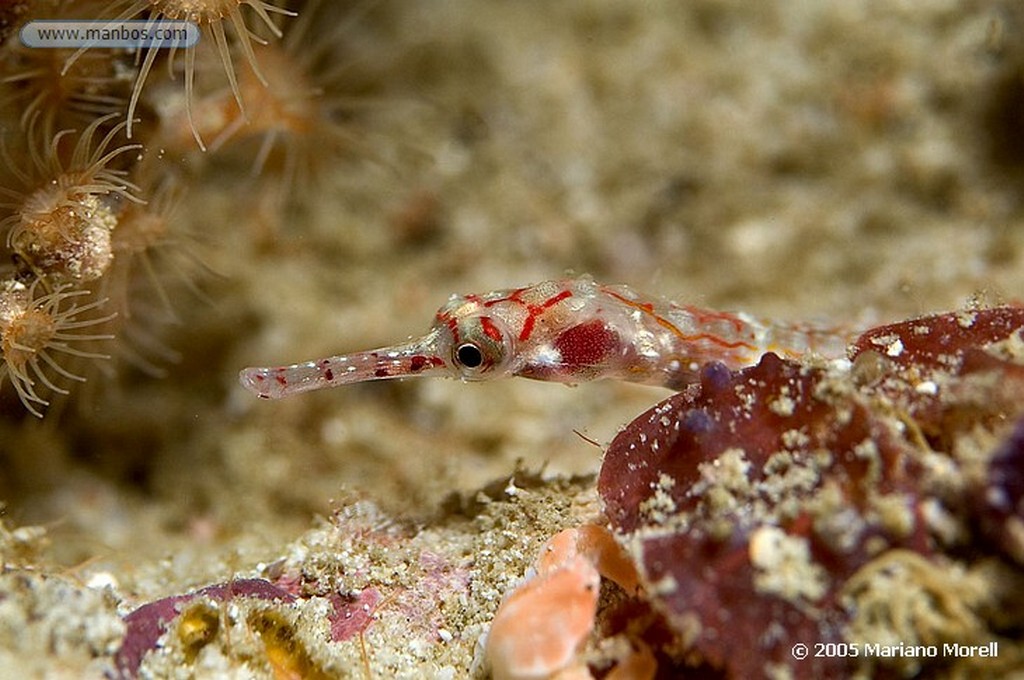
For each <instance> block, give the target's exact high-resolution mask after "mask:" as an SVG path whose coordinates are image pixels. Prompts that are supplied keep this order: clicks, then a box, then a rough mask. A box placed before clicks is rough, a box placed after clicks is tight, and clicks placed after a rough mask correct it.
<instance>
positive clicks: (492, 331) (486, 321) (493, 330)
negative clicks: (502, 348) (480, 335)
mask: <svg viewBox="0 0 1024 680" xmlns="http://www.w3.org/2000/svg"><path fill="white" fill-rule="evenodd" d="M480 328H482V329H483V331H484V333H485V334H486V335H487V337H489V338H490V339H491V340H494V341H495V342H501V341H502V340H503V339H504V338H503V337H502V335H501V331H500V330H498V327H497V326H495V325H494V322H493V321H491V319H490V317H487V316H483V317H480Z"/></svg>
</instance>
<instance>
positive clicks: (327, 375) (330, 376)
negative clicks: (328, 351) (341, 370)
mask: <svg viewBox="0 0 1024 680" xmlns="http://www.w3.org/2000/svg"><path fill="white" fill-rule="evenodd" d="M324 377H325V378H327V379H328V380H334V371H332V370H331V369H329V368H328V369H327V370H326V371H324Z"/></svg>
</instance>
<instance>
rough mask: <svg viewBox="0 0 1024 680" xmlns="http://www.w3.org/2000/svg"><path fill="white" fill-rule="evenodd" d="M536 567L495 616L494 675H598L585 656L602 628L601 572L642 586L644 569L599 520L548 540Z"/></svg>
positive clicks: (518, 679) (512, 679)
mask: <svg viewBox="0 0 1024 680" xmlns="http://www.w3.org/2000/svg"><path fill="white" fill-rule="evenodd" d="M536 569H537V573H536V575H535V576H534V577H533V578H532V579H530V580H528V581H527V582H526V583H525V584H523V585H522V586H520V587H519V588H517V589H516V590H515V591H514V592H512V594H511V595H509V597H508V598H507V599H506V600H505V601H504V602H503V603H502V604H501V606H500V607H499V608H498V612H497V614H495V616H494V622H493V623H492V624H491V632H490V635H489V636H488V639H487V656H488V658H489V659H490V661H491V667H492V672H493V674H494V677H495V678H496V680H527V679H538V680H539V679H540V678H555V677H557V678H558V679H559V680H568V679H569V678H590V677H592V676H591V675H590V672H589V671H588V670H587V668H586V665H585V664H584V663H583V662H582V660H581V659H579V658H578V654H579V651H580V648H581V647H582V645H583V643H584V642H585V641H586V639H587V637H588V636H589V635H590V633H591V631H593V628H594V617H595V615H596V614H597V598H598V595H599V591H600V584H601V576H605V577H606V578H609V579H610V580H612V581H614V582H615V583H617V584H618V585H619V586H621V587H622V588H623V589H625V590H626V591H627V592H634V591H635V589H636V588H637V573H636V569H635V568H634V567H633V565H632V563H631V562H630V560H629V559H628V558H627V557H626V555H625V554H624V553H623V551H622V549H621V548H620V547H619V546H618V544H617V543H616V542H615V539H614V538H613V537H612V535H611V533H610V532H609V531H608V530H607V529H605V528H604V527H600V526H597V525H594V524H588V525H584V526H582V527H579V528H575V529H566V530H565V531H562V532H559V533H558V534H556V535H554V536H552V537H551V538H550V539H548V541H547V542H546V543H545V544H544V546H543V547H542V548H541V552H540V556H539V557H538V558H537V567H536ZM638 662H639V663H640V665H641V666H643V662H642V661H641V660H638ZM627 676H628V677H647V676H643V675H642V674H641V675H629V674H628V673H627ZM627 676H622V677H627Z"/></svg>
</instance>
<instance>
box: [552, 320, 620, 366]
mask: <svg viewBox="0 0 1024 680" xmlns="http://www.w3.org/2000/svg"><path fill="white" fill-rule="evenodd" d="M618 345H619V335H618V333H616V332H615V331H613V330H612V329H610V328H608V327H607V326H605V325H604V323H603V322H602V321H600V320H597V319H595V320H594V321H588V322H587V323H581V324H579V325H578V326H573V327H572V328H570V329H569V330H567V331H565V332H564V333H562V334H561V335H559V336H558V338H557V339H556V340H555V348H556V349H557V350H558V351H559V353H560V354H561V356H562V365H563V366H564V367H566V368H567V369H569V370H571V371H572V372H573V373H576V372H578V371H580V370H581V369H586V368H590V367H592V366H597V365H598V364H600V363H601V362H602V361H603V360H604V358H605V357H606V356H608V354H609V353H610V352H612V351H613V350H614V349H615V348H616V347H618Z"/></svg>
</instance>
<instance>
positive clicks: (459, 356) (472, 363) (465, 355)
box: [455, 342, 484, 368]
mask: <svg viewBox="0 0 1024 680" xmlns="http://www.w3.org/2000/svg"><path fill="white" fill-rule="evenodd" d="M455 361H456V362H458V363H459V364H461V365H462V366H464V367H466V368H479V367H480V365H481V364H482V363H484V353H483V352H481V351H480V348H479V347H477V346H476V345H474V344H473V343H471V342H464V343H462V344H461V345H459V347H458V349H456V350H455Z"/></svg>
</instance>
